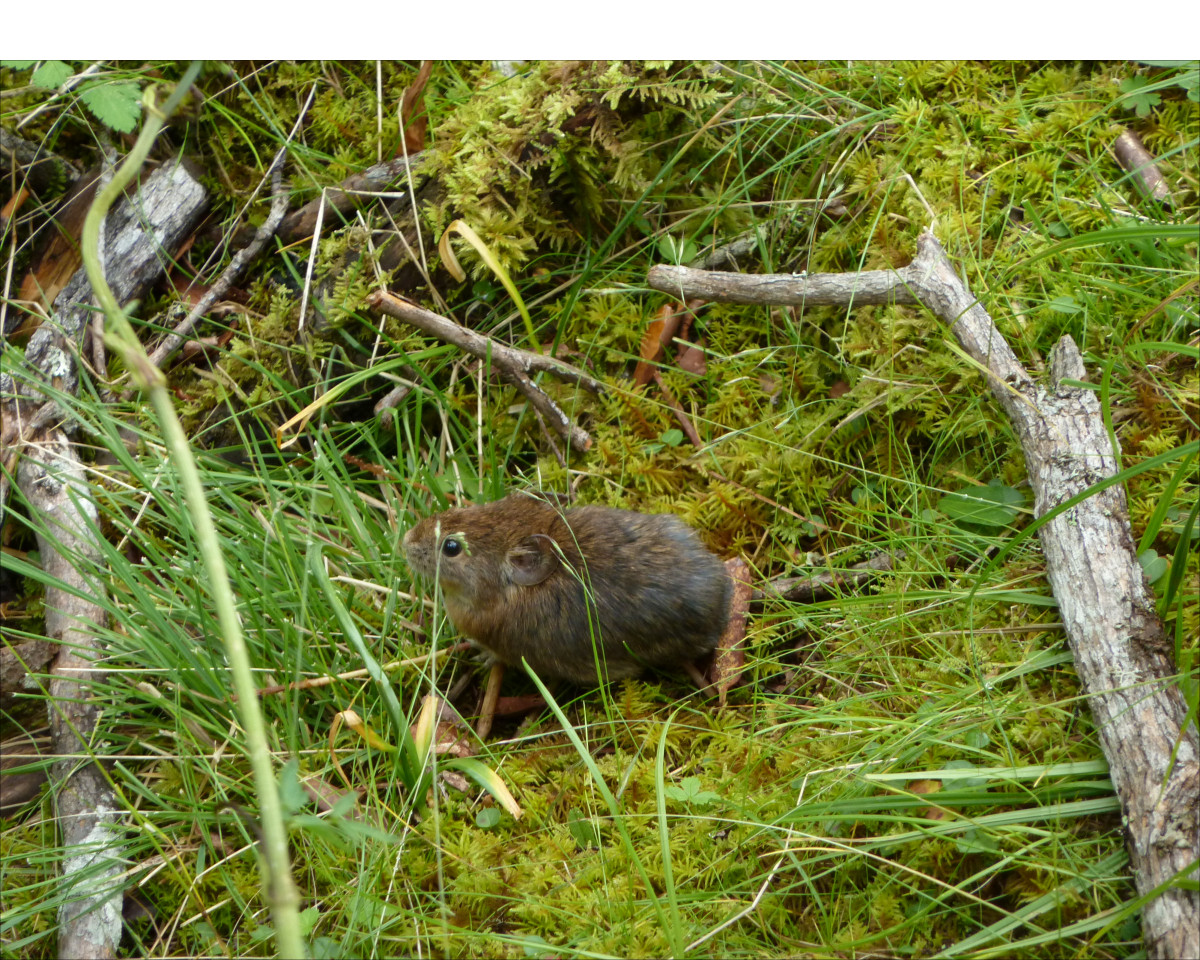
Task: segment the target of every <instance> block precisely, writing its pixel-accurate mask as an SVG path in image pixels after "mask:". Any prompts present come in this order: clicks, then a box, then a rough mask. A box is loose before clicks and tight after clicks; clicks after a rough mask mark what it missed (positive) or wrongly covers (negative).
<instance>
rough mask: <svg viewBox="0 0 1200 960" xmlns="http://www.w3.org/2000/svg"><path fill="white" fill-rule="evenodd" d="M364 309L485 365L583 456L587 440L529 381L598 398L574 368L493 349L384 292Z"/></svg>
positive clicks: (599, 389)
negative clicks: (545, 377)
mask: <svg viewBox="0 0 1200 960" xmlns="http://www.w3.org/2000/svg"><path fill="white" fill-rule="evenodd" d="M366 303H367V306H368V307H370V308H371V309H373V310H378V311H379V312H380V313H386V314H387V315H388V316H389V317H395V318H396V319H397V320H403V321H404V322H405V323H410V324H412V325H413V326H414V327H416V328H417V329H418V330H420V331H422V332H423V333H428V334H429V335H430V336H433V337H437V338H438V339H439V340H442V341H444V342H445V343H449V344H453V345H454V346H456V347H458V348H459V349H460V350H462V351H463V352H464V353H469V354H470V355H471V356H473V357H477V358H478V359H480V360H482V361H484V362H485V363H491V364H492V366H493V367H495V368H496V369H497V370H499V371H500V373H501V374H503V375H504V376H505V377H506V378H507V379H509V380H511V381H512V382H513V384H515V386H516V388H517V389H518V390H520V391H521V393H523V394H524V395H525V397H526V398H527V399H528V400H529V402H530V404H531V405H532V406H533V408H534V409H535V410H537V411H538V412H539V413H540V414H541V415H542V416H544V417H545V418H546V419H547V420H549V421H550V423H551V424H553V426H554V429H555V430H557V431H558V432H559V434H560V435H561V436H562V437H563V438H564V439H565V440H566V441H567V442H568V443H570V444H571V447H572V448H573V449H575V450H577V451H578V452H580V453H583V452H585V451H587V449H588V448H589V447H591V445H592V438H591V437H590V436H588V434H587V431H586V430H584V429H583V428H582V427H580V426H579V425H577V424H575V423H572V422H571V418H570V417H568V416H567V415H566V414H565V413H564V412H563V410H562V408H561V407H559V405H558V404H557V403H555V402H554V401H553V400H551V399H550V397H548V396H547V395H546V394H545V393H543V392H542V391H541V390H540V389H538V387H537V386H536V384H534V382H533V381H532V380H531V379H530V378H529V377H530V374H533V373H549V374H551V375H552V376H555V377H558V379H560V380H566V381H568V382H570V383H574V384H578V385H579V386H581V387H583V388H584V389H585V390H588V391H590V392H592V393H603V392H604V387H603V386H602V385H601V384H600V382H599V381H597V380H594V379H592V378H591V377H589V376H588V375H587V374H586V373H584V372H583V371H582V370H580V369H579V368H578V367H573V366H571V365H570V364H569V363H564V362H563V361H561V360H559V359H557V358H555V357H548V356H545V355H544V354H540V353H530V352H529V351H528V350H521V349H518V348H517V347H510V346H506V345H505V344H503V343H497V342H496V341H495V340H492V339H490V338H488V337H485V336H484V335H483V334H481V333H476V332H475V331H474V330H469V329H468V328H466V327H463V326H460V325H459V324H457V323H455V322H454V321H453V320H449V319H447V318H446V317H443V316H439V315H438V314H436V313H432V312H430V311H429V310H426V309H424V308H423V307H419V306H417V305H416V304H415V303H410V302H409V301H407V300H402V299H401V298H400V297H397V296H393V295H392V294H390V293H388V292H387V291H386V290H376V291H375V292H374V293H372V294H369V295H368V296H367V298H366Z"/></svg>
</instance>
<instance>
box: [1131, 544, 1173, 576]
mask: <svg viewBox="0 0 1200 960" xmlns="http://www.w3.org/2000/svg"><path fill="white" fill-rule="evenodd" d="M1138 563H1140V564H1141V565H1142V570H1143V572H1145V574H1146V579H1147V580H1148V581H1150V583H1158V581H1159V580H1161V579H1162V578H1163V575H1164V574H1165V573H1166V572H1167V571H1168V570H1169V569H1170V568H1171V564H1170V561H1168V560H1167V558H1166V557H1160V556H1159V555H1158V551H1157V550H1143V551H1142V552H1141V553H1139V554H1138Z"/></svg>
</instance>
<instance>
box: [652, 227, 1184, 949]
mask: <svg viewBox="0 0 1200 960" xmlns="http://www.w3.org/2000/svg"><path fill="white" fill-rule="evenodd" d="M649 283H650V286H652V287H654V288H655V289H657V290H662V291H663V292H665V293H668V294H670V295H672V296H675V297H680V298H690V297H701V298H703V299H706V300H726V301H731V302H735V303H759V304H767V303H770V304H796V305H803V304H810V305H816V304H829V305H838V306H846V305H848V304H855V303H857V304H863V305H867V304H883V303H889V302H893V303H917V302H919V303H923V304H924V305H925V306H926V307H928V308H929V309H930V310H931V311H933V312H934V313H935V314H937V315H938V316H939V317H941V318H942V319H943V320H944V321H945V322H946V323H947V324H948V325H950V326H951V327H952V329H953V331H954V335H955V336H956V337H957V338H958V342H959V343H960V344H961V345H962V347H963V349H964V350H966V352H967V353H968V354H969V355H970V356H971V357H972V358H973V359H974V360H976V361H977V362H978V363H979V364H981V365H982V366H983V367H984V368H985V369H986V370H987V378H988V386H989V388H990V389H991V391H992V395H993V396H994V397H995V398H996V399H997V400H998V401H999V402H1000V405H1001V406H1002V407H1003V408H1004V410H1005V412H1006V413H1007V414H1008V416H1009V418H1010V420H1011V421H1012V423H1013V426H1014V428H1015V429H1016V432H1017V436H1018V438H1019V439H1020V441H1021V447H1022V450H1023V451H1024V454H1025V461H1026V465H1027V468H1028V471H1029V479H1030V483H1031V485H1032V487H1033V491H1034V510H1035V513H1036V514H1037V515H1038V516H1039V517H1040V516H1042V515H1044V514H1046V513H1048V512H1050V511H1052V510H1053V509H1054V508H1055V507H1057V506H1058V505H1059V504H1062V503H1065V502H1066V501H1067V500H1069V499H1071V498H1072V497H1073V496H1075V495H1076V494H1079V493H1082V492H1083V491H1085V490H1087V489H1088V488H1089V487H1092V486H1093V485H1095V484H1097V483H1098V482H1100V481H1103V480H1105V479H1106V478H1109V477H1112V476H1114V475H1115V474H1116V473H1117V471H1118V468H1117V460H1116V457H1115V456H1114V451H1113V448H1112V444H1111V443H1110V441H1109V437H1108V434H1107V432H1106V430H1105V427H1104V423H1103V419H1102V416H1101V411H1100V404H1099V400H1098V399H1097V397H1096V395H1095V393H1094V392H1092V391H1090V390H1085V389H1080V388H1077V387H1072V386H1069V385H1068V383H1067V381H1070V380H1082V379H1083V378H1084V376H1085V371H1084V367H1083V360H1082V357H1081V356H1080V354H1079V349H1078V347H1076V345H1075V342H1074V341H1073V340H1072V339H1071V338H1070V337H1069V336H1064V337H1063V338H1062V339H1061V340H1060V341H1059V342H1058V344H1057V345H1056V347H1055V348H1054V351H1053V352H1052V355H1051V358H1050V379H1051V382H1050V385H1049V386H1048V387H1046V386H1042V385H1040V384H1038V383H1035V382H1034V380H1033V379H1032V378H1031V377H1030V376H1029V374H1028V373H1027V372H1026V371H1025V368H1024V367H1023V366H1022V365H1021V364H1020V362H1019V361H1018V360H1017V357H1016V355H1015V354H1014V353H1013V352H1012V350H1011V349H1010V348H1009V345H1008V343H1007V342H1006V341H1005V339H1004V337H1003V336H1002V335H1001V334H1000V331H999V330H997V329H996V326H995V324H994V323H993V322H992V319H991V317H990V316H988V313H987V311H986V310H984V308H983V306H982V305H981V304H980V303H979V301H978V300H977V299H975V297H974V296H972V295H971V292H970V290H969V289H968V288H967V286H966V284H965V283H963V281H962V280H961V279H960V278H959V276H958V274H957V273H956V272H955V270H954V267H953V265H952V264H951V263H950V260H949V258H948V257H947V256H946V253H945V251H944V250H943V249H942V247H941V244H939V243H938V241H937V240H936V239H935V238H934V237H933V235H932V234H930V233H924V234H922V235H921V237H920V238H919V240H918V242H917V257H916V259H915V260H914V261H913V262H912V263H911V264H909V265H908V266H907V267H903V268H901V269H899V270H895V271H891V270H876V271H868V272H864V273H858V274H819V275H813V276H774V277H767V276H759V277H749V276H740V275H737V274H702V273H701V272H700V271H694V270H688V269H686V268H681V267H669V266H658V267H654V268H653V269H651V271H650V275H649ZM1039 535H1040V537H1041V543H1042V551H1043V553H1044V554H1045V558H1046V573H1047V578H1048V579H1049V581H1050V587H1051V589H1052V590H1053V592H1054V597H1055V599H1056V600H1057V602H1058V606H1059V610H1060V612H1061V614H1062V620H1063V624H1064V627H1065V629H1066V633H1067V638H1068V641H1069V643H1070V645H1071V650H1072V653H1073V654H1074V657H1075V666H1076V670H1077V672H1078V674H1079V679H1080V682H1081V683H1082V685H1083V689H1084V690H1085V691H1086V693H1087V696H1088V702H1089V703H1090V705H1091V709H1092V715H1093V717H1094V718H1095V721H1096V728H1097V732H1098V734H1099V737H1100V744H1101V747H1102V749H1103V750H1104V754H1105V757H1107V759H1108V763H1109V768H1110V773H1111V776H1112V781H1113V787H1114V789H1115V790H1116V793H1117V796H1118V798H1119V799H1120V802H1121V809H1122V812H1123V814H1124V825H1125V838H1126V843H1127V845H1128V848H1129V854H1130V861H1131V863H1132V866H1133V869H1134V880H1135V883H1136V885H1137V890H1138V893H1139V895H1146V894H1148V893H1150V891H1152V890H1155V889H1157V888H1158V887H1160V886H1162V885H1165V884H1167V883H1169V882H1170V881H1171V880H1172V879H1174V878H1176V877H1178V876H1179V875H1180V874H1181V873H1182V872H1183V871H1185V870H1187V869H1189V868H1191V867H1192V866H1193V865H1194V864H1195V863H1196V862H1197V860H1198V859H1200V829H1198V818H1200V749H1198V743H1197V737H1196V732H1195V728H1194V727H1189V728H1187V729H1185V728H1184V720H1185V717H1186V715H1187V705H1186V703H1185V701H1184V698H1183V695H1182V693H1181V692H1180V689H1179V686H1178V685H1177V683H1175V681H1174V680H1173V677H1174V676H1175V673H1176V670H1175V664H1174V663H1173V662H1172V656H1171V649H1170V646H1169V644H1168V643H1167V640H1166V637H1165V633H1164V630H1163V625H1162V621H1161V620H1160V619H1159V617H1158V615H1157V613H1156V612H1155V609H1154V596H1153V594H1152V593H1151V591H1150V588H1149V586H1148V585H1147V583H1146V578H1145V576H1144V574H1143V573H1142V568H1141V566H1140V564H1139V563H1138V559H1137V551H1136V547H1135V545H1134V540H1133V535H1132V532H1131V530H1130V526H1129V513H1128V507H1127V502H1126V497H1125V490H1124V487H1122V486H1120V485H1116V486H1111V487H1109V488H1108V489H1106V490H1103V491H1101V492H1099V493H1097V494H1095V495H1093V496H1091V497H1089V498H1088V499H1086V500H1084V501H1083V502H1081V503H1079V504H1077V505H1076V506H1074V507H1073V508H1071V509H1070V510H1068V511H1066V512H1065V513H1063V514H1061V515H1059V516H1058V517H1056V518H1054V519H1053V520H1051V521H1050V522H1048V523H1047V524H1046V525H1045V526H1043V527H1042V528H1041V529H1040V530H1039ZM1142 920H1143V935H1144V937H1145V941H1146V949H1147V952H1148V954H1149V955H1150V956H1151V957H1156V958H1159V957H1161V958H1167V957H1178V958H1184V957H1197V956H1200V893H1197V891H1196V890H1195V889H1190V890H1189V889H1184V888H1183V887H1182V886H1175V887H1173V888H1171V889H1168V890H1166V892H1164V893H1163V894H1161V895H1160V896H1158V897H1156V898H1155V899H1153V900H1152V901H1151V902H1150V903H1148V904H1147V905H1146V907H1145V908H1144V910H1143V913H1142Z"/></svg>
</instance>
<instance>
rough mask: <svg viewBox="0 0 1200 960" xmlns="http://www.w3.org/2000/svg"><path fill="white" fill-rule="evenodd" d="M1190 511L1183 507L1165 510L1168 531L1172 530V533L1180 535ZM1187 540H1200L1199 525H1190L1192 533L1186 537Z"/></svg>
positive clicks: (1172, 507)
mask: <svg viewBox="0 0 1200 960" xmlns="http://www.w3.org/2000/svg"><path fill="white" fill-rule="evenodd" d="M1190 512H1191V511H1190V510H1189V509H1185V508H1183V507H1177V506H1171V507H1168V508H1167V524H1166V526H1167V527H1168V529H1170V528H1174V530H1173V531H1172V532H1174V533H1180V532H1181V531H1182V530H1183V525H1184V523H1185V522H1186V521H1187V518H1188V514H1189V513H1190ZM1188 539H1189V540H1200V524H1193V525H1192V532H1191V533H1190V534H1189V535H1188Z"/></svg>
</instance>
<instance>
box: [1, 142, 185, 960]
mask: <svg viewBox="0 0 1200 960" xmlns="http://www.w3.org/2000/svg"><path fill="white" fill-rule="evenodd" d="M207 202H208V198H207V194H206V193H205V191H204V188H203V187H202V186H201V185H200V184H199V183H198V182H197V181H196V180H195V179H193V178H192V176H191V174H190V173H188V171H187V170H186V169H185V168H184V166H183V165H182V164H176V163H168V164H164V165H163V166H161V167H159V168H158V169H157V170H156V171H154V173H153V174H151V176H150V177H149V178H147V180H146V181H145V182H144V183H142V184H141V185H140V186H139V187H138V188H137V191H136V193H135V194H134V195H133V196H130V197H127V198H126V199H125V200H124V201H122V203H121V204H120V205H119V206H118V207H117V208H116V209H114V210H113V211H112V213H110V214H109V216H108V217H107V218H106V220H105V261H106V267H107V274H108V282H109V285H110V286H111V287H112V289H113V292H114V293H115V295H116V296H117V298H118V299H119V301H120V302H121V303H128V302H129V301H131V300H135V299H140V298H141V297H142V296H144V295H145V292H146V291H147V290H148V289H149V288H150V287H151V286H152V285H153V283H154V282H155V281H157V280H158V279H159V277H161V276H162V272H163V264H164V263H165V262H168V261H169V257H170V252H171V251H173V250H174V249H175V248H176V247H177V246H178V245H179V243H180V242H181V241H182V239H183V238H184V237H185V236H186V235H187V234H188V233H190V232H191V231H192V229H193V228H194V227H195V224H196V223H197V222H198V220H199V218H200V216H201V214H202V213H203V211H204V209H205V207H206V206H207ZM92 313H93V309H92V287H91V283H90V282H89V281H88V278H87V271H86V270H85V269H84V268H82V267H81V268H80V269H79V270H78V271H76V273H75V275H74V276H73V277H72V278H71V281H70V282H69V283H68V284H67V286H66V287H64V288H63V290H62V291H61V292H60V293H59V295H58V296H57V297H56V298H55V301H54V311H53V314H52V316H51V317H50V319H48V320H46V321H44V322H43V323H42V325H41V326H40V327H38V329H37V330H36V331H34V334H33V336H32V337H31V338H30V341H29V345H28V347H27V349H26V351H25V356H24V359H23V362H22V363H21V365H20V366H19V367H18V368H16V369H15V370H12V371H9V370H5V371H4V373H3V374H0V409H2V411H3V414H4V425H3V430H2V431H0V434H2V435H3V439H4V442H5V444H10V445H11V447H12V450H11V451H6V454H7V453H9V452H11V454H12V455H11V456H7V455H6V456H5V457H4V459H5V463H6V466H7V464H8V463H9V462H11V460H12V459H14V458H15V457H16V456H17V454H18V452H19V454H20V460H19V464H18V466H17V471H16V475H17V484H18V486H19V487H20V488H21V491H22V492H23V494H24V496H25V499H26V501H27V502H28V504H29V507H30V513H31V517H30V519H31V525H32V527H33V528H34V530H35V532H36V534H37V538H38V547H39V550H40V552H41V558H42V567H43V569H44V570H45V571H46V573H47V574H49V576H50V577H51V578H52V579H53V580H54V581H55V583H56V585H55V586H47V588H46V596H45V618H46V620H45V622H46V635H47V638H48V639H49V640H52V641H55V642H56V643H57V644H58V645H59V650H58V654H57V657H56V660H55V663H54V666H53V668H52V669H51V677H52V679H51V681H50V685H49V686H50V689H49V704H50V730H51V735H52V739H53V753H54V755H56V756H58V757H60V758H61V759H59V760H57V761H55V763H54V764H53V766H52V767H51V779H52V782H53V784H54V791H55V796H56V798H57V805H56V809H57V814H58V819H59V825H60V836H61V847H62V849H63V850H64V851H65V855H64V858H63V862H62V879H61V880H60V886H61V887H62V888H63V889H64V890H66V891H69V895H67V896H65V897H64V902H63V905H62V907H60V909H59V916H58V920H59V932H58V955H59V956H62V957H95V958H100V957H111V956H114V955H115V953H116V949H117V946H118V944H119V943H120V939H121V929H122V927H121V903H122V896H123V895H122V887H121V885H120V884H119V883H117V882H116V881H115V880H113V879H112V878H114V877H116V876H117V875H118V874H120V872H121V871H122V870H123V864H122V862H121V857H122V853H121V839H122V834H121V829H122V828H121V827H120V824H119V820H120V810H121V807H120V805H119V804H118V803H117V799H116V797H115V796H114V794H113V791H112V789H111V787H110V786H109V783H108V780H107V779H106V778H105V776H104V773H103V771H102V770H100V768H99V767H98V765H97V764H96V763H95V762H87V761H81V760H79V759H78V758H79V757H80V756H85V757H86V756H89V755H90V753H91V750H90V747H89V742H90V741H91V739H92V737H93V735H94V734H95V724H96V719H97V717H98V716H99V712H100V711H99V708H98V706H97V705H96V703H95V701H94V700H92V699H91V697H90V692H89V691H90V687H91V685H92V684H93V683H94V682H96V681H98V680H100V679H102V678H103V676H104V674H103V671H102V670H100V669H97V667H96V663H95V661H96V658H97V655H98V654H99V653H100V652H101V650H102V648H101V643H100V639H99V636H98V633H99V631H100V630H101V629H103V627H104V624H105V620H106V618H105V613H104V609H103V606H102V600H103V597H104V592H103V586H102V585H101V584H100V583H99V582H97V581H96V580H95V579H94V576H95V568H96V565H97V564H99V562H100V557H101V552H100V548H99V543H98V539H97V538H98V537H99V536H100V523H99V519H98V513H97V509H96V505H95V502H94V500H93V499H92V496H91V491H90V489H89V487H88V485H87V482H86V476H85V473H84V470H83V466H82V464H81V463H80V462H79V459H78V457H77V456H76V454H75V451H74V449H73V448H72V446H71V443H70V441H69V439H68V438H67V435H66V432H65V430H66V429H69V428H67V427H62V428H60V427H57V426H53V425H52V424H53V423H54V422H55V421H67V420H68V418H67V416H66V414H65V413H64V412H63V411H61V410H59V408H58V404H57V403H56V402H55V401H54V400H52V399H50V392H49V391H48V390H47V385H49V386H51V387H52V388H53V390H54V391H56V392H58V393H65V394H74V393H76V392H78V388H79V372H78V367H77V357H78V356H79V354H80V344H81V340H82V337H83V334H84V331H85V330H86V329H87V327H88V324H89V321H90V318H91V316H92ZM38 404H41V407H40V409H38V408H37V405H38ZM5 492H7V491H5ZM2 507H3V502H2V501H0V508H2Z"/></svg>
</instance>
